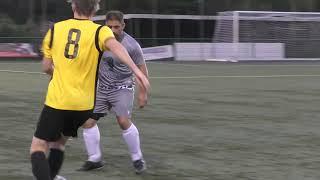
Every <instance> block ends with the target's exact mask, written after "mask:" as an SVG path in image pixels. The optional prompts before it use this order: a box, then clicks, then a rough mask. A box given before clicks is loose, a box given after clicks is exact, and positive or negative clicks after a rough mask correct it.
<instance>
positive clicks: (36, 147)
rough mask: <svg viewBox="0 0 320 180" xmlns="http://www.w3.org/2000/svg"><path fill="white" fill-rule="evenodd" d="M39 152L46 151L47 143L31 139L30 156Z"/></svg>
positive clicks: (34, 138)
mask: <svg viewBox="0 0 320 180" xmlns="http://www.w3.org/2000/svg"><path fill="white" fill-rule="evenodd" d="M37 151H41V152H44V153H45V152H47V151H48V142H47V141H45V140H42V139H39V138H36V137H33V139H32V143H31V147H30V154H32V153H34V152H37Z"/></svg>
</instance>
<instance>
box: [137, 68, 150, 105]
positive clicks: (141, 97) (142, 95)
mask: <svg viewBox="0 0 320 180" xmlns="http://www.w3.org/2000/svg"><path fill="white" fill-rule="evenodd" d="M138 68H139V69H140V71H141V72H142V73H143V74H144V75H145V76H146V77H147V78H149V74H148V68H147V65H146V64H141V65H138ZM137 82H138V86H139V91H138V105H139V107H140V108H143V107H144V106H145V105H146V104H147V102H148V94H147V92H146V91H145V89H144V88H143V87H141V82H140V81H139V80H138V81H137Z"/></svg>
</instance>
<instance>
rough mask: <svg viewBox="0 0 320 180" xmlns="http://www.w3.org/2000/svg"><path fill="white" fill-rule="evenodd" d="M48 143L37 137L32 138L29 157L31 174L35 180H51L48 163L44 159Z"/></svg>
mask: <svg viewBox="0 0 320 180" xmlns="http://www.w3.org/2000/svg"><path fill="white" fill-rule="evenodd" d="M47 151H48V143H47V142H46V141H45V140H42V139H39V138H37V137H33V138H32V142H31V148H30V156H31V165H32V173H33V175H34V177H35V178H36V179H41V180H42V179H43V180H51V177H50V168H49V163H48V160H47V158H46V153H47Z"/></svg>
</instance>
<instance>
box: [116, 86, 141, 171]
mask: <svg viewBox="0 0 320 180" xmlns="http://www.w3.org/2000/svg"><path fill="white" fill-rule="evenodd" d="M133 99H134V92H133V90H130V89H122V90H119V92H118V94H117V101H116V102H115V103H114V104H113V107H112V109H113V111H114V112H115V113H116V116H117V121H118V124H119V126H120V128H121V129H122V137H123V139H124V141H125V142H126V144H127V146H128V149H129V152H130V155H131V159H132V162H133V165H134V167H135V170H136V173H141V172H143V171H144V170H145V169H146V164H145V162H144V160H143V155H142V152H141V147H140V136H139V130H138V129H137V127H136V126H135V125H134V124H133V123H132V122H131V120H130V118H131V112H132V107H133Z"/></svg>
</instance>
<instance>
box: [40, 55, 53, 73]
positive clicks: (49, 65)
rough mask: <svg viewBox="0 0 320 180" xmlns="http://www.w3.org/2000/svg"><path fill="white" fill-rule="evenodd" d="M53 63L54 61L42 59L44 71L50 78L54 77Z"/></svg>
mask: <svg viewBox="0 0 320 180" xmlns="http://www.w3.org/2000/svg"><path fill="white" fill-rule="evenodd" d="M53 69H54V66H53V61H52V59H48V58H45V57H44V58H43V59H42V71H43V72H44V73H46V74H48V75H50V76H52V75H53Z"/></svg>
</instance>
